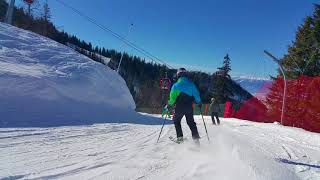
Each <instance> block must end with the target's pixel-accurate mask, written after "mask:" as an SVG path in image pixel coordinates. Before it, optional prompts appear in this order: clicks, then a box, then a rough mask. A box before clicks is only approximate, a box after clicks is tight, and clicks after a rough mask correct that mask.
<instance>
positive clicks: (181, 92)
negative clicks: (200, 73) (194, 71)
mask: <svg viewBox="0 0 320 180" xmlns="http://www.w3.org/2000/svg"><path fill="white" fill-rule="evenodd" d="M177 78H178V81H177V82H176V83H175V84H174V85H173V86H172V88H171V91H170V96H169V101H168V106H169V107H173V106H174V117H173V121H174V125H175V129H176V133H177V141H183V132H182V128H181V119H182V118H183V116H185V117H186V120H187V124H188V126H189V128H190V130H191V133H192V138H193V139H194V140H198V139H199V138H200V136H199V133H198V129H197V125H196V123H195V122H194V118H193V107H192V104H193V102H195V103H197V104H198V106H199V107H201V98H200V93H199V91H198V89H197V87H196V86H195V84H194V83H193V82H191V81H190V80H189V79H188V78H187V71H186V69H184V68H180V69H179V70H178V72H177Z"/></svg>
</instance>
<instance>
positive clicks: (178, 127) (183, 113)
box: [173, 108, 200, 139]
mask: <svg viewBox="0 0 320 180" xmlns="http://www.w3.org/2000/svg"><path fill="white" fill-rule="evenodd" d="M183 116H185V117H186V119H187V124H188V126H189V128H190V130H191V133H192V138H193V139H199V138H200V136H199V132H198V129H197V124H196V123H195V122H194V118H193V109H192V108H191V109H190V110H187V111H176V112H175V114H174V118H173V120H174V126H175V128H176V132H177V137H183V132H182V128H181V120H182V118H183Z"/></svg>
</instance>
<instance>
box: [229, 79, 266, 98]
mask: <svg viewBox="0 0 320 180" xmlns="http://www.w3.org/2000/svg"><path fill="white" fill-rule="evenodd" d="M232 79H233V80H234V81H235V82H237V83H238V84H239V85H240V86H241V87H242V88H244V89H245V90H247V91H248V92H249V93H251V94H252V95H253V96H256V97H257V98H259V99H264V98H265V96H266V95H267V93H268V92H269V88H270V87H271V85H272V80H270V79H267V78H257V77H250V76H232Z"/></svg>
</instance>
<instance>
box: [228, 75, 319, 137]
mask: <svg viewBox="0 0 320 180" xmlns="http://www.w3.org/2000/svg"><path fill="white" fill-rule="evenodd" d="M283 89H284V80H283V78H282V77H278V78H277V79H276V80H274V81H273V83H272V84H265V85H263V86H262V88H261V89H260V91H259V92H258V93H257V94H256V97H253V98H251V99H248V100H246V101H244V102H242V103H241V105H240V108H239V109H238V110H235V108H234V107H233V106H234V104H232V103H231V102H227V103H226V106H225V113H224V117H234V118H239V119H246V120H250V121H255V122H275V121H278V122H280V119H281V110H282V102H283V100H282V99H283ZM263 94H264V96H263ZM282 123H283V125H286V126H292V127H298V128H303V129H305V130H308V131H313V132H320V77H307V76H301V77H299V78H298V79H294V80H288V81H287V90H286V96H285V108H284V117H283V122H282Z"/></svg>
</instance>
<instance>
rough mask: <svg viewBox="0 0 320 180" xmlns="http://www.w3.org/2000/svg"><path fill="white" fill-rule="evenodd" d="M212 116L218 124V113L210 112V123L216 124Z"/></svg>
mask: <svg viewBox="0 0 320 180" xmlns="http://www.w3.org/2000/svg"><path fill="white" fill-rule="evenodd" d="M214 118H216V119H217V124H218V125H219V124H220V119H219V114H218V113H217V112H213V113H211V119H212V123H213V124H216V122H215V120H214Z"/></svg>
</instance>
